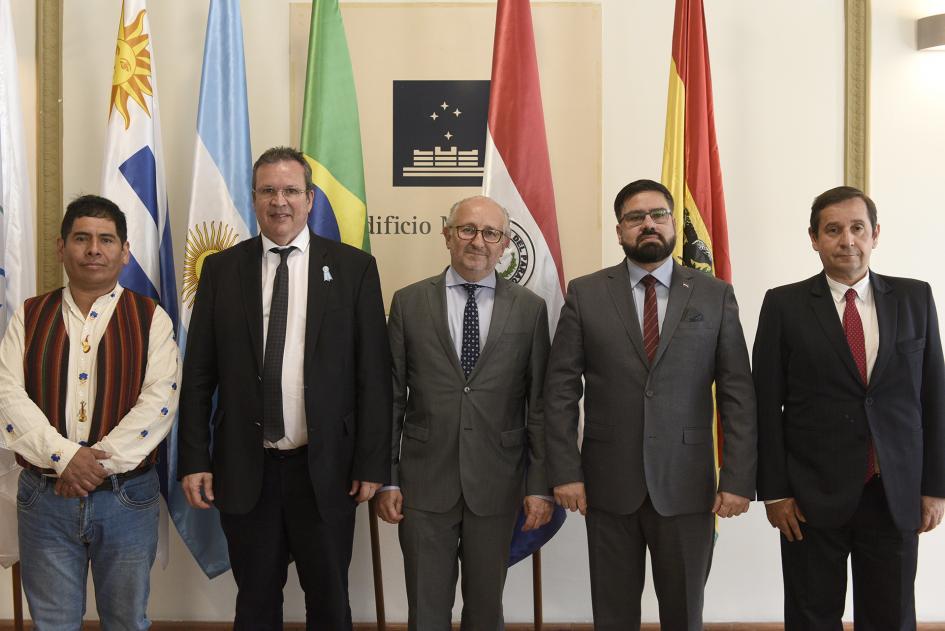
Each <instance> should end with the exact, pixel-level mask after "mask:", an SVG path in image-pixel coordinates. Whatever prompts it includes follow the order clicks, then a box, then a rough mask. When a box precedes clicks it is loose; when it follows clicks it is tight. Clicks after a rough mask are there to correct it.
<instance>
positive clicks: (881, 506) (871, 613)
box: [781, 476, 919, 631]
mask: <svg viewBox="0 0 945 631" xmlns="http://www.w3.org/2000/svg"><path fill="white" fill-rule="evenodd" d="M801 533H802V534H803V535H804V538H803V539H802V540H800V541H794V542H793V543H792V542H789V541H788V540H787V539H785V538H784V535H781V566H782V569H783V572H784V628H785V630H786V631H821V630H823V631H840V630H841V629H842V628H843V625H842V623H841V621H840V620H841V618H842V617H843V609H844V603H845V600H846V592H847V558H848V557H849V558H850V559H851V561H850V565H851V568H852V571H853V620H854V622H853V624H854V628H855V629H856V630H857V631H872V630H874V629H875V630H876V631H896V630H897V629H899V630H902V631H906V630H909V631H911V630H913V629H915V624H916V623H915V592H914V583H915V572H916V562H917V559H918V549H919V538H918V535H917V534H916V533H915V531H903V530H899V529H898V528H897V527H896V524H895V523H894V522H893V519H892V515H890V513H889V505H888V504H887V502H886V494H885V491H884V490H883V483H882V480H881V479H880V478H879V476H876V477H874V478H873V479H872V480H870V481H869V482H868V483H867V484H866V486H865V487H863V495H862V497H861V498H860V503H859V505H858V506H857V509H856V512H855V513H854V514H853V517H852V518H851V519H850V521H849V522H848V523H847V524H846V525H844V526H843V527H841V528H818V527H815V526H811V525H809V524H801Z"/></svg>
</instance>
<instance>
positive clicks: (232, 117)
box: [197, 2, 256, 235]
mask: <svg viewBox="0 0 945 631" xmlns="http://www.w3.org/2000/svg"><path fill="white" fill-rule="evenodd" d="M203 67H204V68H205V69H210V70H211V71H209V72H203V75H202V77H201V79H200V106H199V109H198V112H197V135H199V136H200V138H201V140H203V145H204V147H206V148H207V153H209V154H210V156H211V157H212V158H213V162H214V163H215V164H216V165H217V169H219V171H220V175H221V176H222V177H223V181H224V182H225V183H226V188H227V191H228V192H229V194H230V197H231V198H232V200H233V205H234V206H235V207H236V210H237V212H238V213H239V214H240V216H241V217H242V218H243V220H244V221H245V222H246V225H247V226H248V227H249V230H250V234H253V235H255V234H256V220H255V217H254V215H253V201H252V196H251V192H250V187H249V186H247V184H248V183H249V182H250V181H251V180H252V171H253V170H252V164H253V159H252V150H251V148H250V141H249V109H248V108H247V104H246V68H245V63H244V61H243V25H242V22H241V21H240V9H239V3H238V2H211V3H210V12H209V14H208V17H207V37H206V43H205V44H204V51H203Z"/></svg>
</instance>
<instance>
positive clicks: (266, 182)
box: [178, 147, 391, 631]
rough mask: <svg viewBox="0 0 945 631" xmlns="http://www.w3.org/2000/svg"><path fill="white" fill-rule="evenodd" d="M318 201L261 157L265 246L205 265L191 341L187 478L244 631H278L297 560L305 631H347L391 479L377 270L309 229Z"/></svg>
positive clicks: (285, 155) (299, 166) (297, 156)
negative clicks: (212, 520)
mask: <svg viewBox="0 0 945 631" xmlns="http://www.w3.org/2000/svg"><path fill="white" fill-rule="evenodd" d="M313 200H314V185H313V183H312V171H311V167H310V166H309V165H308V163H307V162H306V161H305V158H304V157H303V156H302V154H301V153H299V152H297V151H295V150H294V149H289V148H285V147H276V148H274V149H270V150H268V151H266V152H265V153H263V154H262V156H260V158H259V159H258V160H257V161H256V164H255V165H254V166H253V204H254V206H255V210H256V219H257V221H258V222H259V226H260V231H261V232H262V235H261V236H258V237H254V238H252V239H249V240H247V241H243V242H242V243H240V244H238V245H236V246H234V247H232V248H229V249H227V250H225V251H223V252H221V253H219V254H215V255H213V256H210V257H208V258H207V259H206V261H204V264H203V268H202V270H201V275H200V283H199V287H198V289H197V296H196V300H195V302H194V310H193V315H192V317H191V321H190V329H189V331H188V339H187V353H186V360H185V362H184V377H183V382H182V391H181V411H180V423H181V425H180V430H179V437H180V440H179V462H178V474H179V475H180V476H182V484H183V488H184V492H185V494H186V496H187V500H188V502H190V504H191V505H192V506H194V507H197V508H207V507H209V504H208V502H213V503H214V505H215V506H216V507H217V508H218V509H219V510H220V521H221V523H222V526H223V531H224V533H225V534H226V538H227V544H228V547H229V553H230V564H231V566H232V568H233V576H234V578H235V579H236V584H237V587H238V590H239V591H238V594H237V598H236V620H235V623H234V630H235V631H241V630H252V631H260V630H273V631H275V630H277V629H278V630H281V629H282V589H283V586H284V585H285V582H286V577H287V568H288V563H289V559H290V555H291V558H293V559H294V560H295V562H296V567H297V570H298V574H299V582H300V583H301V586H302V589H303V590H304V591H305V607H306V620H307V624H306V628H307V629H315V628H318V629H332V630H335V629H350V628H351V611H350V607H349V605H348V565H349V563H350V561H351V544H352V535H353V531H354V514H355V510H354V509H355V507H356V505H357V503H360V502H363V501H365V500H368V499H370V498H371V497H372V496H373V495H374V493H375V491H376V490H377V489H378V488H379V487H380V483H381V482H383V481H384V480H385V479H386V478H387V475H388V471H389V467H390V455H389V449H390V440H391V426H390V410H391V376H390V375H391V363H390V348H389V346H388V343H387V334H386V327H385V322H384V307H383V302H382V299H381V288H380V281H379V278H378V273H377V266H376V263H375V261H374V259H373V257H371V256H370V255H369V254H366V253H364V252H362V251H360V250H357V249H355V248H352V247H349V246H347V245H344V244H341V243H336V242H334V241H328V240H326V239H322V238H320V237H318V236H316V235H314V234H312V233H311V232H310V231H309V230H308V228H307V227H306V221H307V219H308V214H309V211H310V210H311V208H312V202H313ZM214 393H216V395H217V401H216V405H217V407H216V410H215V412H213V419H212V422H211V419H210V416H211V406H212V403H211V401H212V398H213V395H214ZM211 426H212V428H213V431H212V434H213V440H212V449H211V448H210V445H211V440H210V438H211Z"/></svg>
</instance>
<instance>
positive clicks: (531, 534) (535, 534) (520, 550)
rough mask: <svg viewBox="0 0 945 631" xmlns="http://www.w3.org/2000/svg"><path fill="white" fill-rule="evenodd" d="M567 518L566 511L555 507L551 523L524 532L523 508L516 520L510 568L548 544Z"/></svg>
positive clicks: (510, 551)
mask: <svg viewBox="0 0 945 631" xmlns="http://www.w3.org/2000/svg"><path fill="white" fill-rule="evenodd" d="M566 516H567V514H566V513H565V510H564V509H563V508H561V507H560V506H555V507H554V512H552V513H551V521H549V522H548V523H547V524H545V525H544V526H542V527H541V528H538V529H537V530H529V531H528V532H522V526H523V525H524V524H525V511H524V510H522V509H521V508H520V509H519V511H518V518H517V519H516V520H515V530H514V531H513V532H514V533H515V536H514V537H513V538H512V546H511V549H510V550H509V566H510V567H511V566H513V565H515V564H516V563H518V562H519V561H521V560H522V559H526V558H528V557H530V556H531V555H532V554H534V552H535V551H536V550H538V549H539V548H541V547H542V546H543V545H545V544H546V543H548V540H549V539H551V538H552V537H554V536H555V533H556V532H558V530H559V529H560V528H561V526H562V525H564V518H565V517H566Z"/></svg>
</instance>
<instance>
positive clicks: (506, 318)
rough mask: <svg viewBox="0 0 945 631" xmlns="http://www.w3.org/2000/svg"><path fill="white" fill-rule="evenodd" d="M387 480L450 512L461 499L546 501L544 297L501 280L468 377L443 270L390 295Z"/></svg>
mask: <svg viewBox="0 0 945 631" xmlns="http://www.w3.org/2000/svg"><path fill="white" fill-rule="evenodd" d="M388 333H389V337H390V344H391V352H392V355H393V361H394V364H393V366H394V368H393V375H394V414H393V440H392V443H391V469H390V483H391V484H395V485H399V486H400V487H401V489H402V491H403V495H404V504H405V505H406V506H407V507H410V508H414V509H418V510H424V511H429V512H437V513H439V512H445V511H447V510H449V509H450V508H452V507H453V506H454V505H455V504H456V502H457V501H458V500H459V497H460V494H462V496H463V498H464V500H465V502H466V504H467V506H469V508H470V509H471V510H472V511H473V512H474V513H476V514H477V515H497V514H501V513H509V512H512V511H514V510H515V509H516V507H517V505H518V504H519V503H520V502H521V500H522V496H523V487H524V486H525V485H526V479H525V478H526V475H525V470H526V459H527V460H528V476H527V477H528V479H527V490H528V494H530V495H531V494H540V495H548V494H549V487H548V482H547V478H546V474H545V457H544V456H545V454H544V445H545V438H544V428H543V414H542V379H543V377H544V374H545V364H546V361H547V358H548V348H549V345H550V340H549V335H548V315H547V310H546V307H545V301H544V300H542V299H541V298H539V297H538V296H536V295H535V294H534V293H532V292H531V291H529V290H527V289H525V288H524V287H520V286H519V285H516V284H514V283H510V282H508V281H506V280H504V279H502V278H501V277H500V278H498V281H497V283H496V288H495V303H494V306H493V311H492V323H491V325H490V328H489V332H488V335H487V337H486V344H485V346H484V347H483V349H482V353H481V354H480V356H479V360H478V362H477V363H476V367H475V369H474V370H473V372H472V373H470V375H469V378H468V379H466V378H465V377H464V376H463V370H462V368H461V367H460V365H459V358H458V357H457V356H456V351H455V348H454V346H453V341H452V338H451V337H450V333H449V325H448V323H447V314H446V285H445V273H444V274H440V275H438V276H434V277H433V278H428V279H426V280H423V281H420V282H418V283H414V284H413V285H410V286H408V287H405V288H403V289H401V290H400V291H398V292H397V293H396V294H394V299H393V302H392V304H391V312H390V320H389V322H388Z"/></svg>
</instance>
